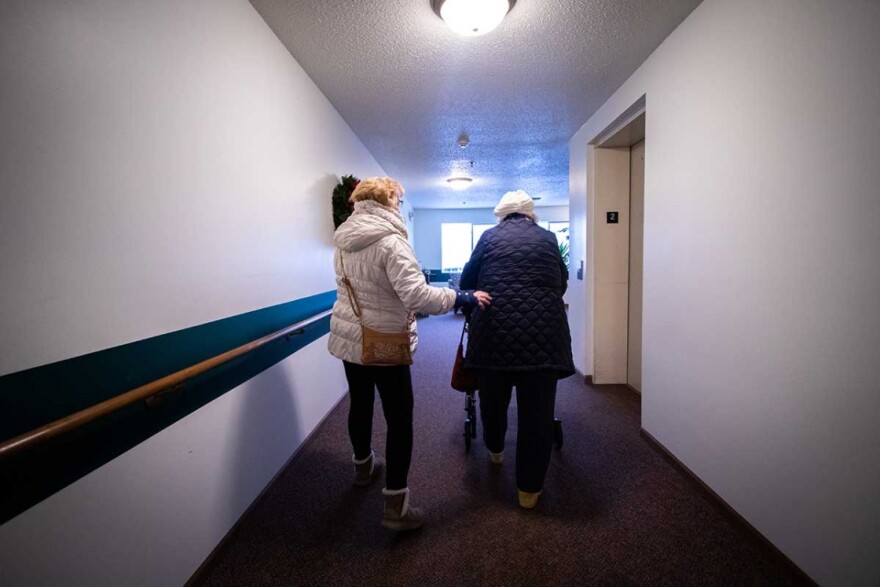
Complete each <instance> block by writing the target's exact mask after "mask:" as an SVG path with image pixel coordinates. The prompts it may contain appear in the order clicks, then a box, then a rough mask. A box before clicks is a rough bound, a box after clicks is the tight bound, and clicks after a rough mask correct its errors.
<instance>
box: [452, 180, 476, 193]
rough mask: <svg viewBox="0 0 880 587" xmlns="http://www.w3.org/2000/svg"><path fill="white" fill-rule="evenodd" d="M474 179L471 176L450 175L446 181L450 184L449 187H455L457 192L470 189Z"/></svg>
mask: <svg viewBox="0 0 880 587" xmlns="http://www.w3.org/2000/svg"><path fill="white" fill-rule="evenodd" d="M472 181H474V180H473V179H471V178H470V177H450V178H449V179H447V180H446V183H448V184H449V187H451V188H452V189H454V190H455V191H457V192H460V191H462V190H466V189H468V187H470V185H471V182H472Z"/></svg>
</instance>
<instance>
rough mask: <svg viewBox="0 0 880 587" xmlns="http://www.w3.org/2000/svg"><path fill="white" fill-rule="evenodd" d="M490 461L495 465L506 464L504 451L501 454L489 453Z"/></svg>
mask: <svg viewBox="0 0 880 587" xmlns="http://www.w3.org/2000/svg"><path fill="white" fill-rule="evenodd" d="M489 460H490V461H492V464H493V465H500V464H501V463H503V462H504V451H503V450H502V451H501V452H492V451H491V450H490V451H489Z"/></svg>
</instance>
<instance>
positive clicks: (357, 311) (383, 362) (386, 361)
mask: <svg viewBox="0 0 880 587" xmlns="http://www.w3.org/2000/svg"><path fill="white" fill-rule="evenodd" d="M339 264H340V265H341V266H342V283H343V285H345V289H346V290H348V297H349V299H350V300H351V309H352V310H353V311H354V315H355V316H357V320H358V324H360V325H361V337H362V339H363V346H362V350H361V363H363V364H364V365H380V366H392V365H412V363H413V360H412V352H411V351H410V343H411V342H412V330H411V327H412V323H413V322H414V321H415V315H414V314H413V313H412V312H410V313H409V316H408V318H407V322H406V330H405V331H403V332H380V331H378V330H373V329H372V328H370V327H368V326H367V325H365V324H364V321H363V319H362V318H361V307H360V304H358V301H357V297H356V296H355V295H354V288H353V287H352V286H351V281H349V280H348V276H347V275H346V274H345V264H344V263H343V262H342V251H340V252H339Z"/></svg>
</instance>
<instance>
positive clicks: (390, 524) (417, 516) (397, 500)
mask: <svg viewBox="0 0 880 587" xmlns="http://www.w3.org/2000/svg"><path fill="white" fill-rule="evenodd" d="M382 493H384V494H385V515H384V516H383V517H382V527H384V528H388V529H389V530H397V531H403V530H416V529H418V528H421V527H422V525H423V524H424V523H425V516H424V514H423V513H422V511H421V510H419V509H417V508H414V507H410V505H409V488H406V489H395V490H388V489H383V490H382Z"/></svg>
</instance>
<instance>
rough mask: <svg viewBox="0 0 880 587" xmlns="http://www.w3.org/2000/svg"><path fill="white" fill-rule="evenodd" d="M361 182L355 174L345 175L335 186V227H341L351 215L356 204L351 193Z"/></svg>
mask: <svg viewBox="0 0 880 587" xmlns="http://www.w3.org/2000/svg"><path fill="white" fill-rule="evenodd" d="M360 182H361V180H359V179H358V178H356V177H355V176H353V175H343V176H342V178H341V179H340V180H339V183H337V184H336V187H334V188H333V229H334V230H335V229H337V228H339V225H340V224H342V223H343V222H345V220H346V219H347V218H348V217H349V216H351V213H352V212H353V211H354V204H353V203H352V202H351V201H350V199H351V193H352V192H353V191H354V188H356V187H357V185H358V184H359V183H360Z"/></svg>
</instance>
